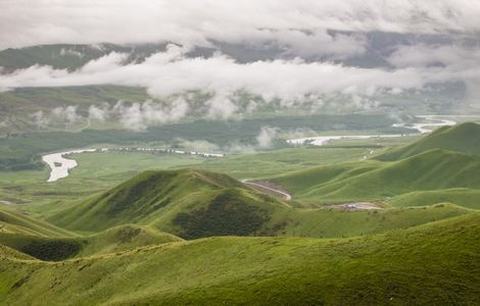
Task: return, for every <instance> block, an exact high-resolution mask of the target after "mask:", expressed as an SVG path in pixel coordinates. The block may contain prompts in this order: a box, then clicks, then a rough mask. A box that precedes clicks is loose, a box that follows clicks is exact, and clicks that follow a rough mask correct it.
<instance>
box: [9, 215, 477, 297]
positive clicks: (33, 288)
mask: <svg viewBox="0 0 480 306" xmlns="http://www.w3.org/2000/svg"><path fill="white" fill-rule="evenodd" d="M479 235H480V215H479V214H471V215H467V216H463V217H458V218H454V219H450V220H446V221H442V222H437V223H432V224H428V225H424V226H420V227H416V228H413V229H410V230H405V231H395V232H392V233H389V234H386V235H379V236H368V237H364V238H355V239H340V240H321V239H305V238H234V237H225V238H208V239H201V240H196V241H193V242H178V243H171V244H164V245H162V246H155V247H146V248H140V249H136V250H133V251H128V252H124V253H122V254H118V255H108V256H99V257H90V258H84V259H77V260H69V261H65V262H62V263H56V264H46V263H42V262H36V261H22V260H19V259H9V258H5V259H4V260H3V261H1V262H0V265H1V269H0V275H1V277H0V279H1V281H0V301H2V302H3V303H5V304H14V305H25V304H30V303H31V302H32V301H35V303H36V304H37V305H57V304H62V305H92V304H105V305H132V304H136V305H146V304H155V305H162V304H163V305H179V304H193V305H206V304H208V305H220V304H250V305H252V304H263V305H265V304H284V305H285V304H289V305H312V304H323V305H413V304H417V305H447V304H450V305H451V304H457V305H458V304H466V305H475V304H478V303H480V257H479V256H480V255H479V254H480V244H478V243H477V242H478V237H479Z"/></svg>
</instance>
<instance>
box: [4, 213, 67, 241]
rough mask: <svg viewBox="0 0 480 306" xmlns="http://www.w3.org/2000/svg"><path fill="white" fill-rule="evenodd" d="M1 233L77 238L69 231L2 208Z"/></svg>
mask: <svg viewBox="0 0 480 306" xmlns="http://www.w3.org/2000/svg"><path fill="white" fill-rule="evenodd" d="M0 233H2V234H3V233H6V234H23V235H35V236H39V237H72V236H76V235H75V234H74V233H72V232H70V231H68V230H65V229H62V228H59V227H57V226H54V225H52V224H50V223H47V222H44V221H41V220H38V219H35V218H31V217H29V216H26V215H24V214H22V213H20V212H18V211H15V210H13V209H7V208H4V207H0Z"/></svg>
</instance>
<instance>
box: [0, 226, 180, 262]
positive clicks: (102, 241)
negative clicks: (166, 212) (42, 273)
mask: <svg viewBox="0 0 480 306" xmlns="http://www.w3.org/2000/svg"><path fill="white" fill-rule="evenodd" d="M181 240H182V239H180V238H178V237H175V236H174V235H171V234H167V233H161V232H158V231H156V230H154V229H150V228H146V227H141V226H135V225H123V226H118V227H114V228H111V229H108V230H106V231H104V232H100V233H98V234H94V235H90V236H85V237H81V238H80V237H77V238H48V237H39V236H33V235H23V234H12V233H0V244H1V245H5V246H8V247H10V248H12V249H15V250H17V251H19V252H22V253H24V254H28V255H30V256H32V257H34V258H38V259H41V260H48V261H59V260H64V259H68V258H72V257H80V256H91V255H94V254H95V255H99V254H107V253H114V252H120V251H125V250H129V249H135V248H137V247H141V246H147V245H158V244H162V243H167V242H175V241H181Z"/></svg>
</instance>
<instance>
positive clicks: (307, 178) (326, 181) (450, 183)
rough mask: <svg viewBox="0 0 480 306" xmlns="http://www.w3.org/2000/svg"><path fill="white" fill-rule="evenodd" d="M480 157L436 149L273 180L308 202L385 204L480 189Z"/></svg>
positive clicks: (320, 168)
mask: <svg viewBox="0 0 480 306" xmlns="http://www.w3.org/2000/svg"><path fill="white" fill-rule="evenodd" d="M479 171H480V156H473V155H465V154H462V153H457V152H451V151H444V150H439V149H434V150H430V151H426V152H424V153H420V154H418V155H414V156H412V157H409V158H406V159H402V160H399V161H394V162H375V161H366V162H358V163H349V164H344V165H342V164H340V165H335V166H328V167H318V168H314V169H309V170H307V171H305V172H303V171H300V172H297V173H294V174H289V175H285V176H280V177H276V178H273V179H272V181H274V182H276V183H278V184H280V185H282V186H284V187H285V188H286V189H287V190H290V191H291V192H293V194H294V198H298V199H300V200H303V201H306V202H315V201H317V202H318V201H320V202H346V201H358V200H369V201H371V200H385V199H388V198H391V197H394V196H397V195H400V194H404V193H409V192H414V191H429V190H441V189H449V188H471V189H478V188H480V177H479V176H478V175H477V174H478V173H479Z"/></svg>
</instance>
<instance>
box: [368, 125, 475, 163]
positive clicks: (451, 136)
mask: <svg viewBox="0 0 480 306" xmlns="http://www.w3.org/2000/svg"><path fill="white" fill-rule="evenodd" d="M432 149H443V150H449V151H457V152H461V153H465V154H477V155H478V154H480V124H477V123H473V122H467V123H463V124H459V125H457V126H452V127H448V126H445V127H442V128H439V129H437V130H436V131H435V132H433V133H432V134H430V135H428V136H426V137H423V138H422V139H420V140H418V141H417V142H414V143H413V144H411V145H408V146H405V147H400V148H395V149H392V150H390V151H387V152H386V153H384V154H381V155H379V156H377V157H375V158H376V159H378V160H383V161H391V160H399V159H402V158H407V157H410V156H413V155H416V154H419V153H422V152H425V151H428V150H432Z"/></svg>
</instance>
